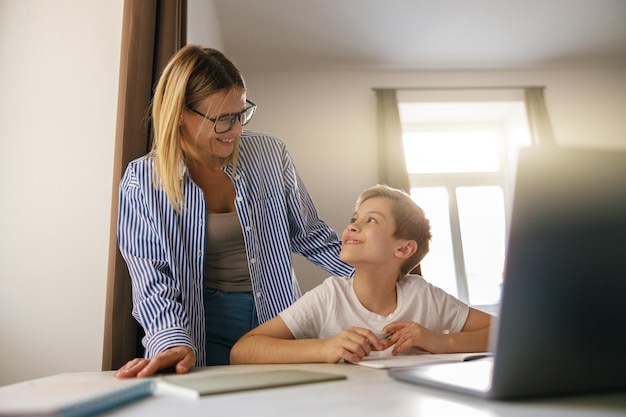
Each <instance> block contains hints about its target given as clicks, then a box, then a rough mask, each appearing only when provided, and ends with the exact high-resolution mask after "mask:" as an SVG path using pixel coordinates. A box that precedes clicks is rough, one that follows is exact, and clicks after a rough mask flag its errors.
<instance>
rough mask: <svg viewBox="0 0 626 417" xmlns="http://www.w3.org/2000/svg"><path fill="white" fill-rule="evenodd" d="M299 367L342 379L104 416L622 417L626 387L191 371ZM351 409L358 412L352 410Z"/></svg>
mask: <svg viewBox="0 0 626 417" xmlns="http://www.w3.org/2000/svg"><path fill="white" fill-rule="evenodd" d="M271 369H303V370H311V371H320V372H330V373H337V374H342V375H346V376H347V379H346V380H340V381H332V382H322V383H313V384H305V385H297V386H288V387H281V388H269V389H262V390H256V391H246V392H238V393H230V394H221V395H214V396H205V397H201V398H200V399H199V400H192V399H186V398H182V397H176V396H172V395H161V396H155V397H150V398H147V399H144V400H140V401H138V402H135V403H132V404H129V405H127V406H124V407H122V408H118V409H116V410H113V411H111V412H109V413H107V414H106V416H118V417H121V416H152V417H158V416H185V417H188V416H207V415H215V416H244V415H245V416H254V417H264V416H268V417H281V416H285V417H286V416H289V417H295V416H298V417H300V416H304V417H306V416H315V417H320V416H324V417H333V416H337V417H346V416H352V415H355V416H356V415H358V416H359V417H367V416H376V417H380V416H390V417H397V416H411V417H416V416H426V417H428V416H437V417H439V416H464V417H491V416H514V417H518V416H519V417H525V416H528V417H542V416H550V417H556V416H562V415H567V416H568V417H569V416H585V417H586V416H594V417H603V416H622V417H624V416H626V392H622V393H614V394H603V395H595V396H576V397H561V398H551V399H541V400H531V401H528V400H526V401H515V402H500V401H490V400H483V399H479V398H474V397H471V396H467V395H463V394H455V393H448V392H445V391H443V390H437V389H433V388H427V387H421V386H417V385H412V384H408V383H404V382H400V381H396V380H394V379H393V378H391V377H389V376H388V374H387V371H386V370H383V369H371V368H366V367H363V366H358V365H351V364H297V365H235V366H230V367H229V366H223V367H222V366H220V367H211V368H204V369H200V370H196V372H215V374H216V375H217V374H224V373H235V372H254V371H261V370H271ZM357 413H358V414H357Z"/></svg>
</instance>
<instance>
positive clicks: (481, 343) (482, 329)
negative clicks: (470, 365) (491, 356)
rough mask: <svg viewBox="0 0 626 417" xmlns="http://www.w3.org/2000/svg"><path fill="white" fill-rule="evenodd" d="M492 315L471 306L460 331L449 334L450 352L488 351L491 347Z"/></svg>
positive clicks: (448, 345) (448, 347)
mask: <svg viewBox="0 0 626 417" xmlns="http://www.w3.org/2000/svg"><path fill="white" fill-rule="evenodd" d="M490 331H491V315H489V314H487V313H485V312H483V311H480V310H477V309H475V308H472V307H470V309H469V314H468V316H467V320H466V321H465V325H464V326H463V328H462V329H461V332H460V333H450V334H448V335H447V336H448V338H447V339H448V340H447V349H448V351H449V352H486V351H487V350H488V349H489V332H490Z"/></svg>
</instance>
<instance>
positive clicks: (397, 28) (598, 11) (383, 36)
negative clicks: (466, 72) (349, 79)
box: [214, 0, 626, 71]
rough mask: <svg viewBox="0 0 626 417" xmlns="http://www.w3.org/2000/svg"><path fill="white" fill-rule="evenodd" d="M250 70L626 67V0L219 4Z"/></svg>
mask: <svg viewBox="0 0 626 417" xmlns="http://www.w3.org/2000/svg"><path fill="white" fill-rule="evenodd" d="M214 3H215V9H216V12H217V20H218V21H219V22H220V26H221V35H222V41H223V45H224V50H225V51H226V52H227V54H228V55H229V56H230V57H231V58H233V60H234V61H235V62H237V64H238V65H239V66H240V67H242V68H245V69H246V71H250V70H258V71H264V70H271V71H275V70H307V69H308V70H339V69H350V70H355V69H376V70H402V69H510V68H564V67H607V66H609V67H620V68H626V0H214Z"/></svg>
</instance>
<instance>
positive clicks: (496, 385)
mask: <svg viewBox="0 0 626 417" xmlns="http://www.w3.org/2000/svg"><path fill="white" fill-rule="evenodd" d="M490 343H491V350H492V351H493V353H494V354H493V356H492V357H489V358H485V359H479V360H474V361H471V362H459V363H446V364H434V365H423V366H416V367H412V368H397V369H390V370H389V371H388V372H389V374H390V376H391V377H393V378H396V379H398V380H401V381H406V382H411V383H415V384H422V385H429V386H435V387H439V388H445V389H449V390H455V391H459V392H464V393H468V394H473V395H479V396H482V397H486V398H493V399H513V398H522V397H539V396H550V395H568V394H577V393H592V392H600V391H611V390H615V391H622V390H624V389H626V152H624V151H609V150H589V149H564V148H557V147H554V148H552V147H551V148H548V149H540V148H528V149H523V150H522V152H521V154H520V157H519V163H518V170H517V175H516V184H515V191H514V199H513V209H512V217H511V225H510V232H509V237H508V247H507V257H506V266H505V274H504V284H503V292H502V298H501V305H500V312H499V314H498V320H497V325H495V326H494V330H493V331H492V334H491V338H490Z"/></svg>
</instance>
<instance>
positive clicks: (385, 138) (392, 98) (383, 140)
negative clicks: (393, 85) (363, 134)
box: [376, 89, 411, 192]
mask: <svg viewBox="0 0 626 417" xmlns="http://www.w3.org/2000/svg"><path fill="white" fill-rule="evenodd" d="M376 100H377V126H378V177H379V182H380V183H383V184H387V185H389V186H391V187H395V188H399V189H402V190H404V191H406V192H410V191H411V187H410V185H409V176H408V174H407V172H406V161H405V159H404V145H403V144H402V125H401V123H400V112H399V111H398V100H397V99H396V90H391V89H380V90H376Z"/></svg>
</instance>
